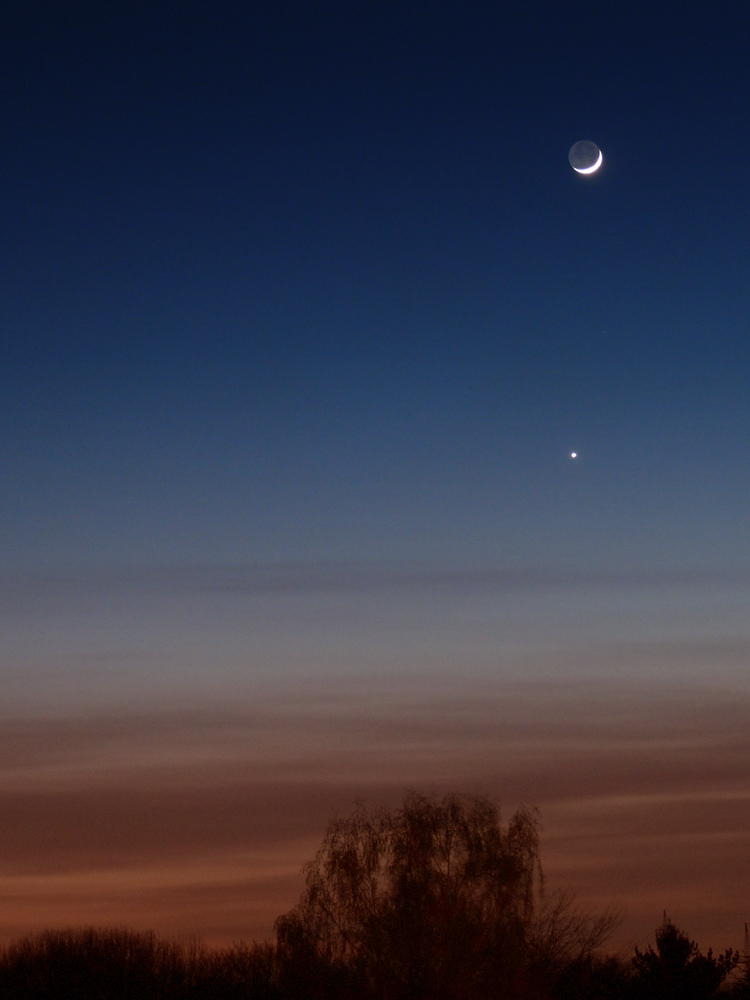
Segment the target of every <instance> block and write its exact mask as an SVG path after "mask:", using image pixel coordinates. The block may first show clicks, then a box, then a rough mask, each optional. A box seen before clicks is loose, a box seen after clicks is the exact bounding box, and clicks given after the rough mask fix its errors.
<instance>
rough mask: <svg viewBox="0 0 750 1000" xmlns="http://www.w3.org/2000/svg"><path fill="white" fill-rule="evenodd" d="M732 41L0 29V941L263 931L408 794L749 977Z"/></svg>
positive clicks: (640, 12) (409, 9) (119, 17)
mask: <svg viewBox="0 0 750 1000" xmlns="http://www.w3.org/2000/svg"><path fill="white" fill-rule="evenodd" d="M748 38H750V11H748V8H747V5H745V4H740V3H723V4H720V5H717V4H715V3H712V4H709V3H707V2H706V3H703V2H699V3H693V4H689V5H687V6H685V5H684V4H679V5H678V4H672V3H666V2H665V3H659V4H647V3H628V4H625V3H622V4H602V3H597V4H594V3H586V2H583V3H578V4H575V3H565V4H563V3H559V4H553V3H550V2H544V3H542V2H537V0H525V2H523V3H521V2H519V3H511V4H504V3H503V4H501V3H497V2H491V3H490V2H479V0H462V2H460V3H459V2H450V3H447V2H440V0H430V2H429V3H428V2H421V0H399V2H395V0H367V2H365V0H346V2H340V0H335V2H334V0H315V2H299V0H282V2H278V0H273V2H271V0H258V2H253V3H247V2H244V3H239V2H236V3H235V2H224V0H221V2H214V3H208V2H197V0H193V2H182V3H179V4H176V3H168V2H166V0H149V2H148V3H145V2H144V3H137V2H129V3H127V4H124V3H123V4H105V5H102V4H94V3H81V2H76V0H70V2H68V3H65V4H60V3H43V2H30V3H17V2H9V3H6V4H4V5H3V9H2V12H0V94H1V95H2V99H1V100H0V124H1V129H0V151H1V154H2V155H1V156H0V179H1V181H2V183H1V185H0V233H1V234H2V238H1V239H0V346H1V348H2V353H1V354H0V380H1V381H0V430H1V432H2V433H0V477H1V478H0V669H1V670H2V679H3V698H2V702H1V703H0V721H1V722H2V729H1V730H0V799H2V800H3V802H4V804H3V806H2V808H0V827H2V828H3V829H4V830H5V835H6V838H7V839H6V841H4V842H7V843H8V844H9V845H10V847H9V849H8V853H7V854H6V856H4V857H0V898H1V899H4V900H5V901H6V902H5V903H3V905H2V907H0V936H3V937H5V938H7V937H10V936H13V935H14V934H16V933H20V932H21V931H26V930H30V929H38V928H40V927H43V926H46V925H47V924H48V923H49V922H50V921H53V922H55V923H58V924H66V923H80V922H81V921H82V920H85V921H93V922H105V923H106V922H121V923H123V922H124V923H129V924H131V925H133V926H153V927H155V928H156V929H157V930H160V931H164V932H169V933H196V934H202V935H204V936H206V938H207V939H208V940H216V941H221V940H229V939H231V938H232V937H250V936H252V935H256V936H263V935H267V934H269V933H270V928H271V924H272V921H273V918H274V917H275V916H276V915H278V913H280V912H282V911H283V910H284V909H287V908H289V907H290V906H291V905H292V904H293V903H294V902H295V899H296V895H297V893H298V891H299V886H300V882H299V875H298V872H299V867H300V865H301V864H302V863H303V862H304V861H305V860H307V858H308V857H309V856H310V855H311V853H312V852H314V850H315V847H316V846H317V843H319V841H320V839H321V838H322V833H323V829H324V827H325V822H326V819H327V818H328V816H329V815H330V811H331V809H332V808H334V807H336V808H339V809H341V810H343V811H345V810H347V809H348V808H349V807H350V806H351V804H352V803H353V801H354V800H355V799H356V798H365V799H366V800H368V801H371V802H372V803H373V804H375V803H376V802H381V801H387V802H393V803H395V802H397V801H398V800H399V797H400V796H401V795H402V794H403V792H404V790H405V789H406V788H408V787H420V788H422V787H423V788H427V789H433V790H435V791H440V790H456V791H461V790H474V791H481V792H483V793H487V794H491V795H494V796H495V797H496V798H497V799H498V800H499V801H501V802H502V803H503V805H504V809H505V812H506V814H507V813H508V811H509V810H512V808H514V806H515V805H516V804H518V803H519V802H521V801H525V802H535V803H536V804H538V805H539V806H540V808H541V810H542V820H543V822H544V823H545V830H546V833H545V837H546V838H547V839H546V840H545V842H544V843H545V844H546V846H545V848H544V850H545V851H546V854H545V855H543V860H544V858H545V856H547V855H548V856H549V861H548V867H549V868H550V871H551V876H554V878H552V881H553V882H554V881H555V880H557V881H559V882H560V883H561V884H562V883H565V884H570V885H572V886H573V887H574V888H577V889H578V890H579V891H580V892H581V893H582V895H583V898H585V899H588V900H591V901H593V902H596V903H597V904H598V903H600V902H601V901H609V900H610V899H614V900H617V901H620V902H622V903H623V904H624V905H627V907H628V917H627V920H626V924H625V925H624V930H623V932H622V933H623V935H624V937H623V938H622V940H623V941H629V940H632V939H634V938H635V939H638V940H643V939H644V938H645V937H646V936H647V935H648V934H649V933H650V931H651V930H652V929H653V928H654V927H655V926H656V924H657V923H658V922H659V921H660V919H661V914H662V910H663V909H666V910H667V911H668V912H669V913H670V915H671V916H672V917H673V918H674V919H675V920H676V922H678V923H680V921H681V920H682V922H683V923H685V924H686V927H687V930H688V931H690V932H691V933H693V934H694V935H696V936H698V937H699V938H700V940H701V941H702V942H705V943H706V944H712V945H713V946H714V947H719V946H721V947H728V946H729V945H733V946H739V945H740V944H741V930H742V921H744V920H747V919H750V910H748V909H747V907H748V906H750V902H747V901H748V900H750V865H748V862H747V860H744V861H743V860H742V859H743V858H745V859H746V858H747V857H748V856H749V854H750V852H748V847H750V770H749V769H750V747H748V743H747V739H746V737H745V736H744V735H743V734H744V733H745V732H746V731H747V728H748V726H750V721H749V720H750V684H748V680H749V679H750V614H748V604H749V603H750V601H749V599H750V531H748V499H747V498H748V495H750V471H749V466H748V461H747V456H748V436H749V432H750V408H749V407H748V377H749V376H750V343H749V342H748V317H749V316H750V252H749V251H748V232H750V210H749V208H750V183H749V180H748V178H749V176H750V175H749V174H748V165H749V164H750V132H749V131H748V129H747V100H748V92H749V87H750V66H749V65H748V60H747V45H748ZM579 139H591V140H593V141H594V142H596V143H597V144H598V145H599V146H600V147H601V149H602V151H603V154H604V164H603V167H602V168H601V170H600V171H599V172H598V173H597V174H595V175H593V176H590V177H581V176H578V175H577V174H575V173H574V172H573V171H572V170H571V168H570V166H569V164H568V161H567V153H568V149H569V147H570V146H571V145H572V143H573V142H575V141H577V140H579ZM572 451H576V452H577V453H578V458H577V459H576V460H575V461H573V460H571V459H570V457H569V456H570V453H571V452H572ZM592 727H593V728H592ZM447 762H450V764H449V763H447ZM563 764H564V766H563ZM170 795H173V798H170V797H169V796H170ZM368 797H369V798H368ZM717 802H719V803H721V806H719V805H717ZM112 803H117V804H118V805H117V808H118V809H121V810H122V814H123V817H125V818H123V820H122V823H118V824H116V825H115V824H113V822H112V821H111V816H112V815H113V813H112V809H113V808H114V806H113V805H112ZM207 804H208V805H207ZM209 805H210V809H209V808H208V806H209ZM131 806H132V809H131ZM207 810H208V813H211V811H212V810H213V814H214V815H215V816H217V817H222V822H221V823H219V822H218V820H217V822H216V823H215V824H213V825H211V823H208V824H207V825H206V824H203V821H202V820H201V819H200V817H201V816H205V815H206V814H207ZM722 810H723V811H722ZM118 815H119V814H118ZM81 816H84V817H85V819H84V820H80V817H81ZM108 817H109V818H108ZM127 817H129V819H128V818H127ZM139 817H140V818H139ZM202 824H203V825H202ZM115 826H116V828H115ZM40 830H43V831H44V833H43V834H42V833H39V831H40ZM34 831H37V833H34ZM128 831H129V832H128ZM680 852H682V853H680ZM628 858H630V860H629V861H628V860H627V859H628ZM675 859H679V860H680V865H677V864H676V862H675ZM655 871H656V872H660V873H661V876H663V877H661V876H660V878H659V879H656V880H655V877H654V872H655ZM743 901H744V902H743ZM743 906H744V907H745V909H744V911H743Z"/></svg>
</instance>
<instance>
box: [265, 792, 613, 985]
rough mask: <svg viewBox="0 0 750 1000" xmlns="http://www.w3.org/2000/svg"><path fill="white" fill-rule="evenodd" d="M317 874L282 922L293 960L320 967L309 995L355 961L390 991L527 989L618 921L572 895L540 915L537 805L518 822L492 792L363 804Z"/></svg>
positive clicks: (312, 868) (329, 841)
mask: <svg viewBox="0 0 750 1000" xmlns="http://www.w3.org/2000/svg"><path fill="white" fill-rule="evenodd" d="M305 873H306V884H305V890H304V894H303V896H302V899H301V901H300V903H299V904H298V906H297V907H295V909H294V910H292V911H291V912H290V913H288V914H286V915H285V916H283V917H280V918H279V920H278V921H277V922H276V931H277V935H278V947H279V958H280V962H281V965H282V966H286V967H288V968H295V967H296V968H297V970H298V971H299V974H300V975H302V974H303V970H304V969H309V970H310V975H309V977H308V987H307V988H306V990H307V995H310V994H309V990H310V989H312V990H314V989H316V984H317V985H318V988H319V987H320V985H321V984H322V982H323V978H324V976H325V975H331V974H334V973H335V972H336V971H337V970H338V974H339V975H341V974H342V973H341V970H343V969H344V968H346V969H348V970H349V972H350V975H351V977H352V978H351V980H350V987H351V988H352V989H353V990H355V992H356V993H357V994H358V995H360V996H364V995H367V994H369V995H370V996H373V997H377V998H378V1000H402V998H403V1000H405V998H407V997H408V998H409V1000H419V998H421V997H425V998H426V997H429V998H430V1000H441V998H446V1000H448V998H451V1000H453V998H456V1000H459V998H460V1000H471V998H479V997H482V998H484V997H488V996H495V995H498V996H500V995H501V996H503V997H508V998H510V997H513V996H525V995H528V991H529V989H530V988H531V987H532V985H533V983H534V980H535V978H539V977H538V976H537V975H536V973H537V972H539V971H540V970H541V972H542V973H546V972H549V971H550V970H551V969H553V967H554V970H555V972H557V971H558V966H559V964H560V963H561V962H562V961H563V960H564V958H565V957H566V956H567V957H568V959H570V958H580V957H582V956H589V955H590V954H591V952H592V950H593V948H594V947H596V946H598V944H600V943H601V941H602V940H603V939H604V938H605V937H606V936H607V935H608V934H609V933H611V929H612V927H613V926H614V925H615V924H616V918H615V917H614V916H612V915H608V916H607V917H606V918H605V919H604V920H599V921H598V922H597V921H592V920H591V919H590V918H588V917H587V916H586V915H585V914H583V913H580V912H579V911H577V910H576V909H575V907H573V905H572V903H571V902H570V901H569V900H566V899H565V898H563V897H560V898H559V899H558V900H557V903H556V905H553V906H552V907H551V908H547V909H544V908H543V909H542V910H541V911H540V912H539V914H537V906H536V903H537V900H538V899H539V897H540V890H541V886H542V871H541V865H540V863H539V828H538V822H537V818H536V815H535V813H534V812H532V811H530V810H527V809H523V808H522V809H519V810H518V811H517V812H516V813H515V815H514V816H513V817H512V819H511V821H510V823H509V824H508V826H507V827H505V828H504V827H503V826H501V824H500V820H499V816H498V812H497V808H496V807H495V806H494V805H493V804H492V803H491V802H490V801H489V800H488V799H486V798H481V797H470V796H460V795H448V796H446V797H445V798H444V799H443V800H442V801H436V800H434V799H431V798H428V797H426V796H424V795H419V794H416V793H411V794H410V795H408V796H407V798H406V801H405V803H404V805H403V807H402V808H401V809H399V810H396V811H394V812H390V811H388V810H385V809H381V810H378V811H376V812H375V813H373V814H368V813H367V812H366V811H365V810H364V808H363V807H362V806H360V807H358V808H357V810H356V811H355V813H354V814H353V815H352V816H351V817H349V818H348V819H335V820H333V821H332V822H331V823H330V824H329V827H328V830H327V832H326V835H325V839H324V841H323V845H322V847H321V849H320V851H319V852H318V854H317V856H316V857H315V859H314V860H313V861H312V862H311V863H310V864H309V865H307V866H306V869H305ZM538 917H540V918H541V919H538ZM552 957H554V961H553V960H552ZM545 961H546V966H545ZM534 962H536V963H537V964H536V966H535V967H532V966H533V965H534ZM324 970H328V971H327V972H324ZM299 988H300V989H302V988H303V982H302V980H300V981H299Z"/></svg>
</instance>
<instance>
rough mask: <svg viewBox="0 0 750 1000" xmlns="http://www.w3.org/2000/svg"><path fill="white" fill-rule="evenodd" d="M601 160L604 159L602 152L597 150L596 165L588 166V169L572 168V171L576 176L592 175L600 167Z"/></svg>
mask: <svg viewBox="0 0 750 1000" xmlns="http://www.w3.org/2000/svg"><path fill="white" fill-rule="evenodd" d="M603 159H604V157H603V156H602V151H601V149H600V150H599V159H598V160H597V161H596V163H594V164H593V166H590V167H573V169H574V170H575V172H576V173H577V174H593V173H594V172H595V171H596V170H598V169H599V167H600V166H601V165H602V160H603Z"/></svg>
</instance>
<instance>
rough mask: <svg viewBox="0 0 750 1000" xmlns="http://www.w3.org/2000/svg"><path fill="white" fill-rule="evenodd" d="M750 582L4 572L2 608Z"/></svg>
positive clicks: (378, 571) (473, 572)
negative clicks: (156, 599)
mask: <svg viewBox="0 0 750 1000" xmlns="http://www.w3.org/2000/svg"><path fill="white" fill-rule="evenodd" d="M730 585H736V586H750V569H748V568H746V567H738V568H723V569H716V568H711V569H708V568H695V567H694V568H691V567H684V568H665V569H663V570H652V569H638V568H632V569H622V570H606V571H605V570H602V571H595V570H590V569H587V570H581V569H576V568H560V567H547V568H545V567H539V568H537V569H520V568H504V569H497V568H463V569H462V568H456V569H451V568H419V567H414V566H410V565H408V564H376V563H298V564H292V565H264V566H252V565H240V566H227V565H225V566H221V565H216V566H196V565H184V566H162V567H145V566H144V567H131V568H122V567H120V568H101V569H90V570H85V569H60V570H58V571H47V572H40V573H37V574H31V573H23V574H22V573H7V572H6V573H3V574H1V575H0V613H2V612H3V611H4V612H5V613H7V612H9V611H10V612H12V611H14V610H23V609H24V608H27V607H30V606H35V605H49V604H52V605H54V604H57V603H59V602H60V601H62V602H63V603H65V602H66V601H75V600H76V599H77V598H78V599H86V598H88V599H91V598H92V597H93V599H94V601H95V602H96V600H97V599H104V598H105V597H106V596H112V597H117V596H122V597H127V596H137V595H139V594H151V595H155V596H159V595H163V596H170V595H172V596H180V595H197V596H199V595H202V594H203V595H217V596H220V595H223V594H226V595H228V596H241V595H245V594H246V595H248V596H252V595H271V596H273V595H281V596H283V595H284V594H289V595H295V594H326V593H367V592H386V591H407V592H414V591H444V592H449V593H450V592H456V593H462V594H468V593H473V592H474V593H492V592H526V591H530V592H533V591H556V590H614V589H619V588H649V587H655V588H658V587H685V588H690V587H701V586H730Z"/></svg>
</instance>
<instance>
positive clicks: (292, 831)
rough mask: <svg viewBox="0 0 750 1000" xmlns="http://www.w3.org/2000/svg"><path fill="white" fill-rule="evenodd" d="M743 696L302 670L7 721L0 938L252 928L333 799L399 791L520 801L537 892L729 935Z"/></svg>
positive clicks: (721, 941)
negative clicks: (166, 701)
mask: <svg viewBox="0 0 750 1000" xmlns="http://www.w3.org/2000/svg"><path fill="white" fill-rule="evenodd" d="M748 733H750V695H748V694H747V693H740V692H738V691H736V690H731V689H727V690H722V689H717V688H710V687H708V686H705V685H704V686H698V685H696V686H693V687H687V686H683V687H682V688H671V689H670V688H667V687H664V686H659V685H656V684H652V685H643V684H641V685H639V686H622V685H621V686H615V685H603V684H598V685H594V684H577V685H563V684H560V685H539V684H537V685H533V684H532V685H523V684H515V685H501V684H494V685H492V684H489V683H485V684H484V685H479V683H478V682H474V683H472V684H468V683H464V684H463V685H462V684H461V682H460V681H454V682H449V681H447V680H446V681H444V682H443V683H442V684H440V683H436V684H435V685H434V686H433V687H432V689H431V690H430V691H429V693H427V689H426V688H425V687H424V686H423V685H419V684H417V683H416V682H413V683H411V684H408V683H406V682H404V683H403V684H400V685H399V684H393V685H390V686H388V685H384V684H381V685H378V686H375V685H370V686H365V685H362V684H360V685H355V684H353V683H349V684H348V685H346V684H342V685H339V686H338V688H336V689H334V688H326V687H325V686H323V685H321V684H313V683H310V684H309V685H308V686H307V688H302V689H300V690H299V691H298V693H297V697H296V698H293V697H290V696H289V694H288V693H287V694H286V695H284V696H283V697H282V696H280V695H279V696H276V697H274V696H266V697H265V698H260V697H258V698H257V699H256V700H255V701H254V702H252V703H247V704H243V705H236V706H234V707H233V708H231V709H229V708H226V707H222V706H219V705H216V706H214V707H196V708H193V709H191V710H185V711H182V712H172V713H170V712H154V713H153V714H144V713H141V714H131V715H128V714H118V715H113V714H110V715H104V716H94V715H88V716H84V717H79V718H75V719H73V718H70V719H59V720H51V719H46V720H37V721H34V720H29V719H27V720H16V721H15V722H12V721H9V724H7V725H4V727H3V730H2V738H1V740H0V836H1V837H2V842H3V844H4V849H3V858H2V862H1V863H0V895H1V896H2V898H4V899H5V900H6V901H7V905H5V906H4V908H3V913H2V916H1V917H0V931H1V932H2V934H3V935H4V936H6V937H8V936H11V935H14V934H17V933H19V932H21V931H24V930H31V929H33V928H38V927H41V926H44V925H47V924H50V923H54V924H60V923H63V924H65V923H80V922H89V921H94V922H108V923H111V922H114V923H128V924H131V925H133V926H142V927H146V926H154V927H156V928H157V929H158V930H161V931H163V932H166V933H182V934H192V933H197V934H201V935H204V936H206V937H207V938H209V939H211V940H215V941H219V940H231V939H233V938H238V937H252V936H263V935H267V934H269V933H270V932H271V927H272V922H273V919H274V917H275V916H277V915H278V914H279V913H280V912H282V911H283V910H284V909H286V908H288V907H289V906H291V905H292V904H293V903H294V902H295V900H296V898H297V895H298V893H299V889H300V886H301V879H300V875H299V869H300V867H301V865H302V864H303V863H304V861H305V860H307V859H309V858H310V857H311V856H312V854H313V853H314V851H315V850H316V848H317V846H318V844H319V842H320V840H321V838H322V834H323V830H324V828H325V824H326V821H327V819H328V817H329V816H330V814H331V811H332V810H333V809H338V810H339V811H342V812H347V811H349V810H350V809H351V808H352V806H353V804H354V801H355V800H356V799H364V800H365V801H366V802H367V803H368V804H375V803H380V802H386V803H391V804H395V803H397V802H398V801H399V800H400V798H401V796H402V795H403V792H404V791H405V790H406V789H407V788H412V787H416V788H422V789H427V790H431V791H435V792H441V791H444V790H465V791H479V792H483V793H488V794H491V795H493V796H494V797H496V799H497V800H498V801H499V802H500V803H501V805H502V807H503V812H504V815H505V816H506V818H507V817H508V816H509V814H510V812H511V811H512V810H513V809H514V808H515V806H516V805H517V804H518V803H520V802H526V803H532V804H536V805H538V806H539V807H540V809H541V818H542V822H543V825H544V838H543V844H544V848H543V860H544V862H545V867H546V869H547V874H548V879H549V884H550V886H555V885H558V884H565V885H571V886H573V887H575V888H577V889H578V890H579V891H580V892H581V894H582V897H583V898H584V899H586V900H589V901H591V902H593V903H595V904H596V905H602V904H605V903H607V902H609V901H611V900H612V899H615V900H617V901H619V902H620V903H622V904H624V905H626V906H627V908H628V918H627V921H626V923H625V925H624V927H623V929H622V932H621V935H620V940H621V941H623V942H626V941H629V940H631V939H632V938H633V937H637V938H643V937H645V936H647V935H648V934H649V933H650V932H651V931H652V930H653V927H654V926H655V925H656V923H657V922H658V920H659V918H660V916H661V912H662V910H663V909H666V910H667V912H668V913H669V914H670V916H672V917H673V919H675V920H676V921H677V922H682V923H684V924H685V925H686V926H687V927H688V929H689V930H690V931H691V932H692V933H693V934H695V935H696V936H698V937H699V938H700V939H701V940H702V942H704V943H706V944H713V945H714V946H722V947H726V946H728V945H730V944H732V945H735V946H737V945H738V944H739V943H740V932H741V929H742V921H743V920H744V919H745V917H746V916H747V914H745V916H743V912H744V911H743V907H744V906H745V900H746V899H747V898H748V896H750V863H749V862H748V861H747V858H748V857H750V851H749V850H748V848H750V778H749V777H748V773H749V771H748V762H749V761H750V736H748Z"/></svg>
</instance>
